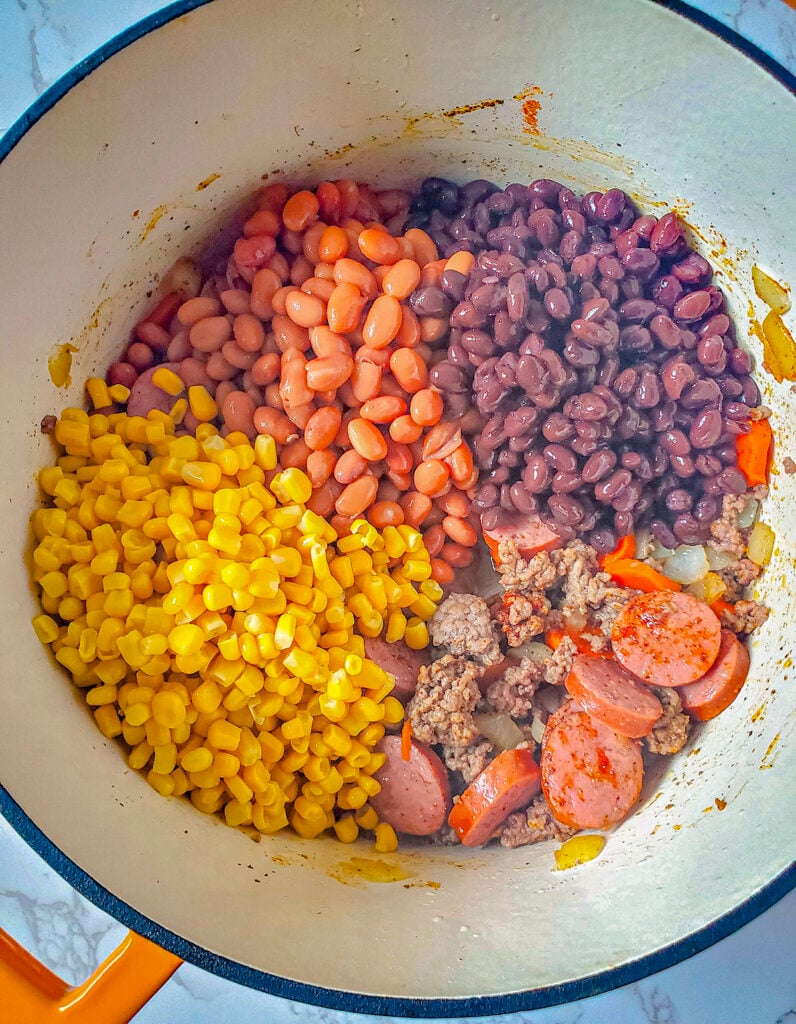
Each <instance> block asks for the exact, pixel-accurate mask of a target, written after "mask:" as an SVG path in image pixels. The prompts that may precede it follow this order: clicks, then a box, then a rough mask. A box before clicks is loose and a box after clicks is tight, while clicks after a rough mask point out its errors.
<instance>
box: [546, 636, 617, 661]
mask: <svg viewBox="0 0 796 1024" xmlns="http://www.w3.org/2000/svg"><path fill="white" fill-rule="evenodd" d="M596 635H597V634H595V633H590V632H588V631H584V632H583V633H580V634H577V633H570V631H569V630H564V629H548V630H547V632H546V633H545V635H544V642H545V643H546V644H547V646H548V647H549V648H550V649H551V650H553V651H554V650H556V648H557V647H558V645H559V644H560V643H561V641H562V640H563V639H564V637H565V636H568V637H569V638H570V640H572V642H573V643H574V645H575V647H576V648H577V650H578V653H579V654H587V655H589V656H590V657H594V658H604V657H607V656H608V655H607V653H603V652H602V651H595V650H593V649H592V646H591V644H590V643H589V640H588V638H589V636H596Z"/></svg>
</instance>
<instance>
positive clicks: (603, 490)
mask: <svg viewBox="0 0 796 1024" xmlns="http://www.w3.org/2000/svg"><path fill="white" fill-rule="evenodd" d="M632 479H633V474H632V473H631V472H630V470H628V469H617V470H616V471H615V472H613V473H611V475H610V476H609V477H608V479H607V480H604V481H603V482H602V483H599V484H598V485H597V486H596V487H595V488H594V496H595V498H596V499H597V500H598V501H602V502H611V501H613V499H614V498H615V497H616V496H617V494H619V493H620V492H621V491H623V490H624V489H625V488H626V487H627V486H628V484H629V483H630V481H631V480H632Z"/></svg>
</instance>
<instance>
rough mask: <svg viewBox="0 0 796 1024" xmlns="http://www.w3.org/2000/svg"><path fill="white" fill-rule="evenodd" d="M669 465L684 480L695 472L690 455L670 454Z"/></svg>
mask: <svg viewBox="0 0 796 1024" xmlns="http://www.w3.org/2000/svg"><path fill="white" fill-rule="evenodd" d="M669 465H670V466H671V467H672V469H673V470H674V472H675V474H676V475H677V476H679V477H680V478H681V479H682V480H685V479H686V478H687V477H689V476H693V475H694V473H695V472H696V466H695V465H694V460H693V458H692V457H691V456H690V455H670V456H669Z"/></svg>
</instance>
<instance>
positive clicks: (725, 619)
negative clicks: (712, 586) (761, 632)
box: [720, 601, 768, 636]
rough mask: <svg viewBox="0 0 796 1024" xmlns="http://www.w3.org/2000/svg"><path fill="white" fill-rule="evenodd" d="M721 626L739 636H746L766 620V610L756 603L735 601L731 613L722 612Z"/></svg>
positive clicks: (762, 605) (763, 606)
mask: <svg viewBox="0 0 796 1024" xmlns="http://www.w3.org/2000/svg"><path fill="white" fill-rule="evenodd" d="M720 618H721V624H722V626H723V627H724V628H725V629H731V630H732V631H733V633H737V634H738V635H739V636H748V635H749V634H750V633H754V631H755V630H756V629H758V628H759V627H760V626H762V625H763V623H764V622H765V621H766V619H767V618H768V608H766V606H765V605H764V604H760V603H759V602H758V601H736V602H735V606H734V610H733V611H722V613H721V616H720Z"/></svg>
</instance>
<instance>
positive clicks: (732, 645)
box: [677, 629, 749, 722]
mask: <svg viewBox="0 0 796 1024" xmlns="http://www.w3.org/2000/svg"><path fill="white" fill-rule="evenodd" d="M748 674H749V651H748V650H747V649H746V645H745V644H742V643H741V641H740V640H739V639H738V637H737V636H736V635H735V634H734V633H732V632H730V630H729V629H723V630H722V631H721V645H720V646H719V654H718V657H717V658H716V660H715V661H714V662H713V664H712V665H711V666H710V668H709V669H708V670H707V672H706V673H705V674H704V675H703V676H702V678H701V679H697V681H696V682H695V683H689V684H688V685H687V686H681V687H680V689H679V690H678V691H677V692H678V693H679V694H680V700H681V701H682V702H683V710H684V711H687V712H688V714H689V715H691V717H692V718H696V719H698V720H699V721H700V722H707V721H709V720H710V719H711V718H715V717H716V715H720V714H721V712H722V711H724V709H725V708H728V707H729V706H730V704H732V702H733V701H734V700H735V698H736V697H737V696H738V694H739V693H740V692H741V687H742V686H743V684H744V683H745V682H746V677H747V675H748Z"/></svg>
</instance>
